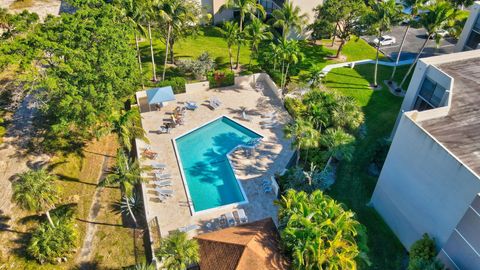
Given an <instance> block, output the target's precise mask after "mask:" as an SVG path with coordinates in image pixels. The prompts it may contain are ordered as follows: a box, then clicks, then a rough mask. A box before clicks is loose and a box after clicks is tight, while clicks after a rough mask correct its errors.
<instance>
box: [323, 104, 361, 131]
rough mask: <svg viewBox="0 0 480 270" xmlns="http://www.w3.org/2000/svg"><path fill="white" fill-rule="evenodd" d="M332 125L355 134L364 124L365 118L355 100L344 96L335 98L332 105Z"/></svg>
mask: <svg viewBox="0 0 480 270" xmlns="http://www.w3.org/2000/svg"><path fill="white" fill-rule="evenodd" d="M331 115H332V118H331V119H332V124H333V126H335V127H341V128H344V129H346V130H347V131H349V132H352V133H353V132H355V131H356V130H357V129H358V128H359V127H360V125H361V124H362V123H363V121H364V119H365V116H364V114H363V112H362V110H361V109H360V107H359V106H358V105H357V102H356V100H355V98H353V97H349V96H343V95H337V96H335V102H334V103H333V104H332V110H331Z"/></svg>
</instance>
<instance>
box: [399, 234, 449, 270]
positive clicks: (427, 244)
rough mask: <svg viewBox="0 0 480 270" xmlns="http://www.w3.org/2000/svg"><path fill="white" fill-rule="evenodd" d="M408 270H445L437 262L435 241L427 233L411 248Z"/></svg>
mask: <svg viewBox="0 0 480 270" xmlns="http://www.w3.org/2000/svg"><path fill="white" fill-rule="evenodd" d="M409 255H410V256H409V259H410V260H409V262H408V270H443V269H444V266H443V265H442V264H441V263H440V262H439V261H437V260H436V255H437V249H436V247H435V239H433V238H430V236H429V235H428V234H427V233H424V234H423V235H422V238H420V239H419V240H417V241H415V242H414V243H413V244H412V246H411V247H410V253H409Z"/></svg>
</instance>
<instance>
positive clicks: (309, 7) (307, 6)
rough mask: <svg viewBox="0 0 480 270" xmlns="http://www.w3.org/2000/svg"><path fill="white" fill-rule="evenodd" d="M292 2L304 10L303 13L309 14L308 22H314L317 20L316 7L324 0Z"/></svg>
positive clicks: (293, 0)
mask: <svg viewBox="0 0 480 270" xmlns="http://www.w3.org/2000/svg"><path fill="white" fill-rule="evenodd" d="M291 2H292V3H293V4H294V5H295V6H297V7H299V8H300V9H301V10H302V13H305V14H307V16H308V23H309V24H310V23H312V22H313V21H314V20H315V12H314V11H313V9H314V8H316V7H317V6H319V5H321V4H323V0H291Z"/></svg>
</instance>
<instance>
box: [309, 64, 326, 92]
mask: <svg viewBox="0 0 480 270" xmlns="http://www.w3.org/2000/svg"><path fill="white" fill-rule="evenodd" d="M324 77H325V73H324V72H323V70H322V68H319V67H315V68H313V69H312V70H310V74H309V76H308V81H309V83H310V88H318V87H320V85H322V81H323V78H324Z"/></svg>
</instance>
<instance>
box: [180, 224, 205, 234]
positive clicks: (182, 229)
mask: <svg viewBox="0 0 480 270" xmlns="http://www.w3.org/2000/svg"><path fill="white" fill-rule="evenodd" d="M199 228H200V226H198V225H197V224H192V225H188V226H185V227H180V228H179V229H178V230H179V231H180V232H184V233H188V232H191V231H193V230H197V229H199Z"/></svg>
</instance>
